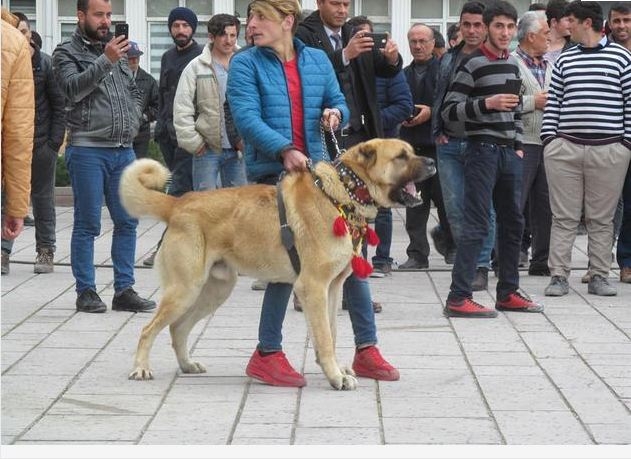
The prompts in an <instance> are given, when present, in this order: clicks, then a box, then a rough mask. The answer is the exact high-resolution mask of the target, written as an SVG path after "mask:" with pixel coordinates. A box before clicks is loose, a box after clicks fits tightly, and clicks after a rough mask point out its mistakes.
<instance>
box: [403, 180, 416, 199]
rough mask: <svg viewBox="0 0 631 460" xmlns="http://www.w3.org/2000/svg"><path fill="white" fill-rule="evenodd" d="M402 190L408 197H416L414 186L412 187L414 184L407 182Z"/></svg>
mask: <svg viewBox="0 0 631 460" xmlns="http://www.w3.org/2000/svg"><path fill="white" fill-rule="evenodd" d="M403 189H404V190H405V193H407V194H408V195H412V196H416V185H414V182H408V183H407V184H405V187H404V188H403Z"/></svg>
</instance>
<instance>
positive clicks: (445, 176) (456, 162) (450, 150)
mask: <svg viewBox="0 0 631 460" xmlns="http://www.w3.org/2000/svg"><path fill="white" fill-rule="evenodd" d="M466 150H467V140H466V139H460V138H456V137H450V138H449V142H448V143H447V144H439V145H437V146H436V154H437V158H438V171H439V173H440V185H441V189H442V192H443V194H442V195H443V202H444V204H445V212H446V213H447V220H448V221H449V225H450V228H451V233H452V235H453V239H454V241H455V242H456V247H457V245H458V240H459V239H460V238H461V236H462V234H463V233H464V176H465V163H466ZM487 226H488V229H489V230H488V234H487V236H486V238H485V239H484V243H483V245H482V249H481V250H480V255H479V256H478V261H477V266H478V267H484V268H487V269H488V268H491V253H492V251H493V247H494V246H495V208H493V206H492V204H491V209H490V213H489V222H488V224H487Z"/></svg>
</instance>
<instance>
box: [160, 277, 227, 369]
mask: <svg viewBox="0 0 631 460" xmlns="http://www.w3.org/2000/svg"><path fill="white" fill-rule="evenodd" d="M221 268H222V270H221V272H216V273H215V274H216V275H219V276H220V277H221V278H215V277H213V271H214V268H213V269H212V270H211V276H209V277H208V280H207V281H206V284H205V285H204V287H203V289H202V291H201V293H200V295H199V297H197V300H196V301H195V303H194V304H193V306H192V307H191V308H190V309H189V310H188V311H187V312H186V314H185V315H184V316H182V317H181V318H180V319H179V320H177V321H176V322H174V323H173V324H171V325H170V328H169V329H170V331H171V344H172V346H173V350H174V351H175V356H177V362H178V364H179V365H180V369H182V372H184V373H185V374H200V373H203V372H206V369H205V368H204V366H203V365H201V364H200V363H198V362H195V361H192V360H191V358H190V355H189V351H188V344H187V341H188V336H189V334H190V332H191V330H192V329H193V327H195V324H197V322H198V321H199V320H200V319H203V318H205V317H206V316H208V315H210V314H212V313H214V312H215V310H217V308H219V307H220V306H221V305H222V304H223V303H224V302H225V301H226V300H227V299H228V297H229V296H230V293H231V292H232V290H233V288H234V285H235V284H236V282H237V272H236V271H235V270H233V269H231V268H229V267H227V266H225V265H224V267H221Z"/></svg>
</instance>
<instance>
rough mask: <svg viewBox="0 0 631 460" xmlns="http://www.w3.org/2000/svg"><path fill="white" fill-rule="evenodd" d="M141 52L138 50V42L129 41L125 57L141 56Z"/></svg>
mask: <svg viewBox="0 0 631 460" xmlns="http://www.w3.org/2000/svg"><path fill="white" fill-rule="evenodd" d="M143 54H145V53H143V52H142V51H140V47H139V46H138V43H136V42H131V41H130V42H129V49H128V50H127V57H139V56H142V55H143Z"/></svg>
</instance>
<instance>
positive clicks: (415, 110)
mask: <svg viewBox="0 0 631 460" xmlns="http://www.w3.org/2000/svg"><path fill="white" fill-rule="evenodd" d="M419 113H421V109H419V108H418V107H414V112H413V113H412V115H410V116H409V117H407V119H406V120H405V121H412V120H413V119H414V117H416V116H417V115H418V114H419Z"/></svg>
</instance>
